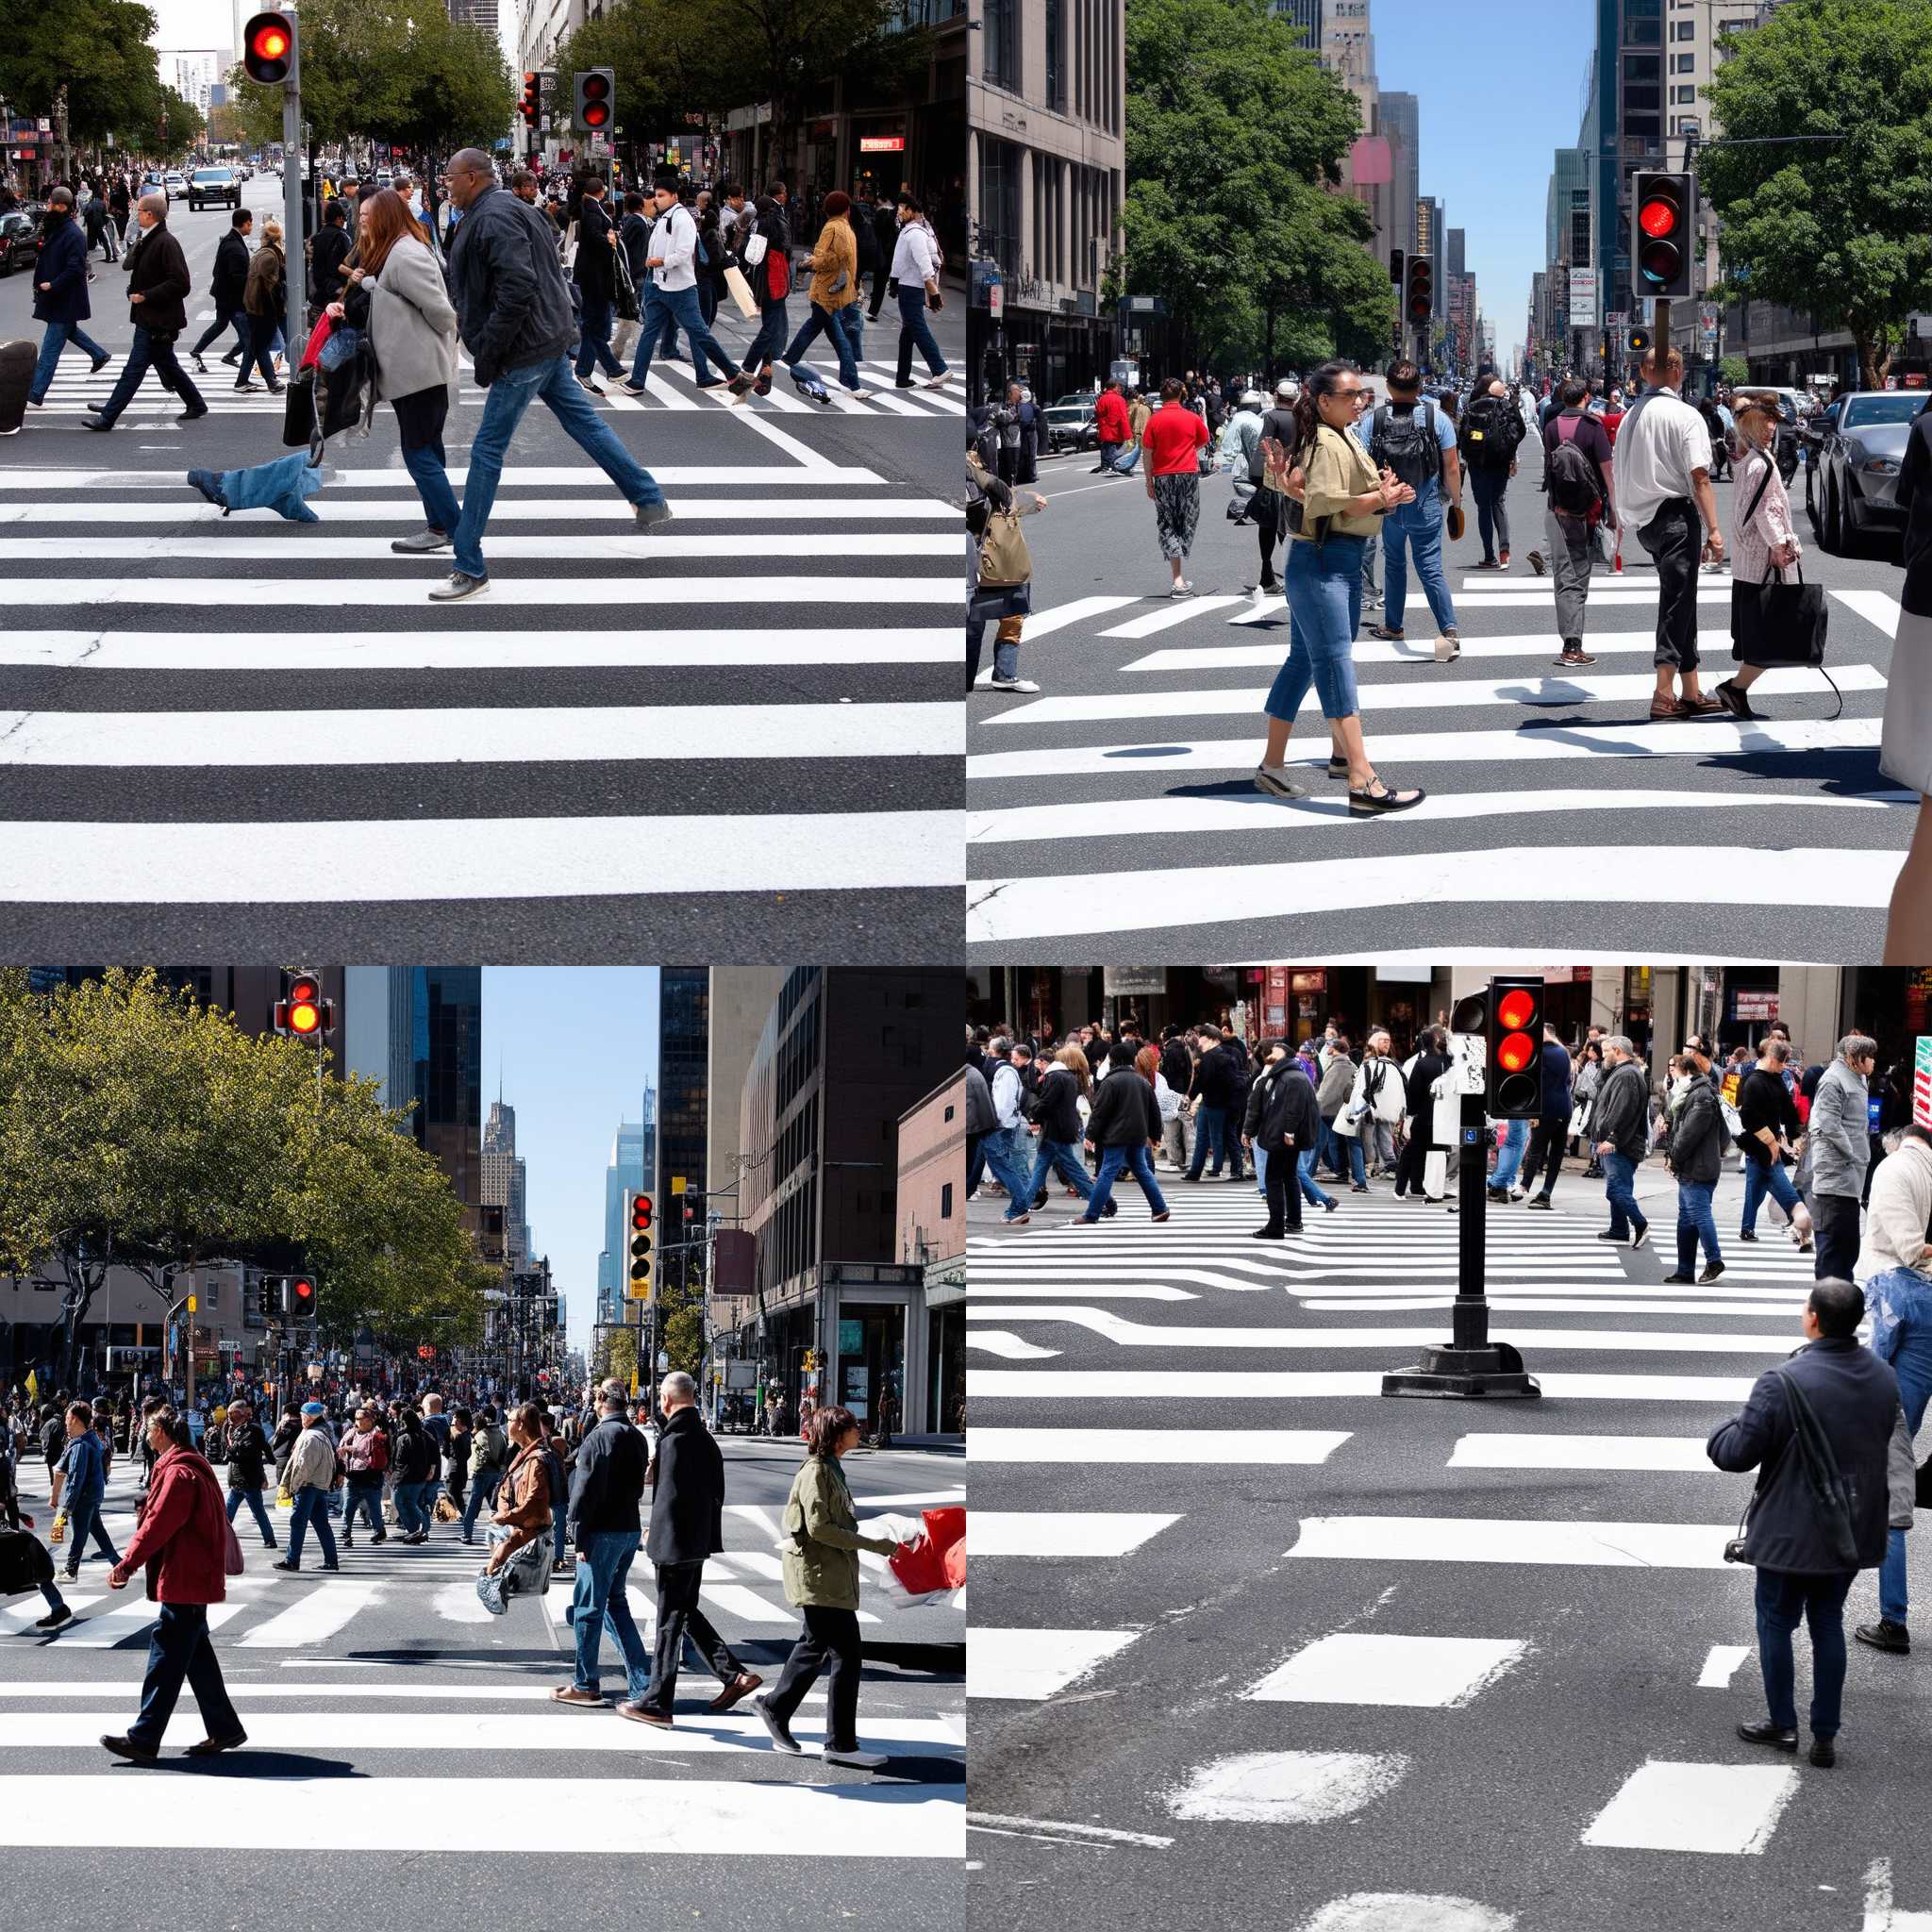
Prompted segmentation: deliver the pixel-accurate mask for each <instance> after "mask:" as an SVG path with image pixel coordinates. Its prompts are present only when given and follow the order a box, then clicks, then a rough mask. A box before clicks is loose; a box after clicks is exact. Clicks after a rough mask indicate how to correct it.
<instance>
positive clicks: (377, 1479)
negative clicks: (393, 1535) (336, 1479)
mask: <svg viewBox="0 0 1932 1932" xmlns="http://www.w3.org/2000/svg"><path fill="white" fill-rule="evenodd" d="M358 1509H359V1510H360V1511H361V1512H362V1513H363V1515H364V1516H365V1517H366V1518H367V1519H368V1522H369V1527H370V1528H371V1529H372V1530H373V1531H374V1532H375V1534H376V1535H377V1536H382V1535H385V1534H386V1532H385V1531H384V1529H383V1526H382V1477H381V1475H380V1474H375V1475H346V1476H344V1477H343V1478H342V1534H343V1535H344V1536H354V1535H355V1534H356V1512H357V1511H358Z"/></svg>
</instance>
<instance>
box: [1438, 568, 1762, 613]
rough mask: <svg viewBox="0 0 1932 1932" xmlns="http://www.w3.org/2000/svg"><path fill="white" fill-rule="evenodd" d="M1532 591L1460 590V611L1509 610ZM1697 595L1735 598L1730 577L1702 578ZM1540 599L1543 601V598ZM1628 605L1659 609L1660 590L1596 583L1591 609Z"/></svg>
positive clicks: (1718, 600) (1710, 599) (1713, 600)
mask: <svg viewBox="0 0 1932 1932" xmlns="http://www.w3.org/2000/svg"><path fill="white" fill-rule="evenodd" d="M1532 594H1533V591H1532V589H1531V587H1530V586H1528V585H1525V586H1524V589H1523V590H1521V591H1499V590H1493V589H1485V590H1481V591H1457V593H1456V609H1457V615H1458V616H1460V614H1461V613H1462V611H1463V610H1464V609H1474V610H1484V609H1488V610H1507V609H1508V608H1510V607H1511V606H1512V605H1518V604H1523V603H1524V602H1526V601H1527V600H1528V599H1529V597H1530V596H1531V595H1532ZM1696 598H1697V602H1698V603H1700V604H1728V603H1729V602H1730V601H1731V582H1730V579H1729V578H1728V577H1725V578H1724V579H1723V580H1722V581H1714V580H1712V579H1711V578H1708V577H1703V578H1700V579H1699V580H1698V585H1697V591H1696ZM1538 601H1541V600H1540V599H1539V600H1538ZM1626 604H1628V605H1640V606H1641V607H1642V608H1644V609H1646V610H1655V609H1656V608H1657V591H1655V590H1651V589H1646V588H1645V587H1644V586H1643V585H1641V584H1633V585H1631V586H1630V587H1629V588H1628V589H1624V588H1623V587H1622V586H1620V585H1618V584H1617V583H1616V582H1615V580H1614V579H1612V581H1611V583H1610V585H1609V586H1608V587H1607V588H1605V589H1601V590H1600V589H1598V588H1597V587H1596V586H1595V585H1594V584H1592V585H1591V592H1590V608H1591V609H1592V610H1595V609H1598V608H1606V607H1607V608H1616V607H1619V606H1622V605H1626Z"/></svg>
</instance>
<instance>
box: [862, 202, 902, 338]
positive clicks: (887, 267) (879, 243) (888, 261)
mask: <svg viewBox="0 0 1932 1932" xmlns="http://www.w3.org/2000/svg"><path fill="white" fill-rule="evenodd" d="M872 239H873V245H874V248H876V249H877V251H878V255H877V266H876V267H875V268H874V270H873V272H872V300H871V302H870V303H868V304H867V305H866V311H865V313H866V318H867V320H868V321H871V322H876V321H877V320H878V319H879V310H880V309H881V308H884V307H885V305H886V291H887V289H888V288H889V287H890V286H891V276H892V251H893V250H894V249H895V248H897V247H898V245H899V208H898V204H897V203H896V202H894V201H893V199H892V197H891V195H890V194H886V195H881V196H880V197H879V201H878V206H877V207H876V208H874V209H873V214H872Z"/></svg>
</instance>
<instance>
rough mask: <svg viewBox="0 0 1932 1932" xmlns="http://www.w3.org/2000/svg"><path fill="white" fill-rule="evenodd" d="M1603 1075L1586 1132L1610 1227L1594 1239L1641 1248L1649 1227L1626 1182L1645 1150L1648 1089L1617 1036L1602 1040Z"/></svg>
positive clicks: (1624, 1039)
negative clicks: (1600, 1171) (1600, 1172)
mask: <svg viewBox="0 0 1932 1932" xmlns="http://www.w3.org/2000/svg"><path fill="white" fill-rule="evenodd" d="M1604 1060H1605V1062H1606V1064H1607V1067H1608V1069H1609V1071H1608V1072H1607V1073H1606V1074H1604V1081H1603V1085H1602V1086H1601V1087H1599V1088H1598V1089H1597V1095H1596V1106H1595V1107H1594V1108H1592V1109H1591V1134H1592V1136H1594V1138H1595V1141H1596V1151H1597V1156H1598V1158H1600V1159H1601V1160H1602V1161H1603V1164H1604V1196H1605V1198H1606V1199H1607V1201H1608V1202H1609V1204H1610V1224H1609V1226H1608V1227H1607V1229H1606V1230H1605V1231H1604V1232H1603V1233H1602V1234H1600V1235H1598V1236H1597V1240H1598V1241H1628V1242H1629V1244H1630V1245H1631V1246H1632V1247H1633V1248H1641V1246H1642V1245H1643V1244H1644V1242H1645V1241H1648V1240H1649V1239H1650V1223H1649V1222H1647V1221H1646V1220H1645V1219H1644V1218H1643V1213H1642V1210H1641V1208H1639V1207H1638V1205H1637V1193H1636V1190H1635V1188H1634V1187H1633V1186H1632V1182H1633V1181H1634V1180H1635V1178H1636V1174H1637V1163H1638V1162H1639V1161H1640V1160H1641V1159H1642V1158H1643V1157H1644V1155H1645V1153H1646V1152H1647V1151H1648V1150H1649V1147H1650V1088H1649V1084H1648V1082H1647V1081H1646V1080H1645V1078H1644V1074H1643V1063H1642V1061H1641V1060H1640V1059H1639V1058H1637V1050H1636V1048H1635V1047H1633V1046H1632V1045H1631V1043H1630V1041H1629V1039H1628V1038H1627V1037H1626V1036H1625V1035H1624V1034H1622V1033H1613V1034H1611V1035H1610V1037H1609V1038H1608V1039H1607V1040H1606V1041H1604Z"/></svg>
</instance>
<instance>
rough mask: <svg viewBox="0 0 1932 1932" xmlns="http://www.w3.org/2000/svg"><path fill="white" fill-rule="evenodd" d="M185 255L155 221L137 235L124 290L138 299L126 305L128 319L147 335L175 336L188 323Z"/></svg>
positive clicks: (187, 281)
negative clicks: (140, 235) (137, 240)
mask: <svg viewBox="0 0 1932 1932" xmlns="http://www.w3.org/2000/svg"><path fill="white" fill-rule="evenodd" d="M192 287H193V284H192V282H191V281H190V280H189V278H188V258H187V257H186V256H185V255H183V254H182V252H181V244H180V242H177V241H175V237H174V235H173V234H172V233H171V232H170V231H169V228H168V225H167V223H166V222H159V223H157V224H156V225H155V226H153V227H152V228H150V229H149V230H148V231H147V233H146V234H144V235H143V236H142V238H141V242H140V245H139V246H138V247H137V248H136V249H135V250H134V258H133V261H132V264H131V266H130V267H129V268H128V271H127V292H128V293H129V294H130V295H135V294H139V295H140V296H141V298H142V299H141V300H140V301H139V302H130V303H129V304H128V305H127V313H128V316H129V319H130V320H131V321H132V322H133V323H134V324H135V325H136V326H137V327H139V328H144V329H146V330H147V331H148V333H149V334H150V335H168V334H171V333H172V334H174V335H179V334H180V333H181V331H182V330H183V329H184V328H186V327H187V326H188V291H189V290H190V289H191V288H192Z"/></svg>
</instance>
